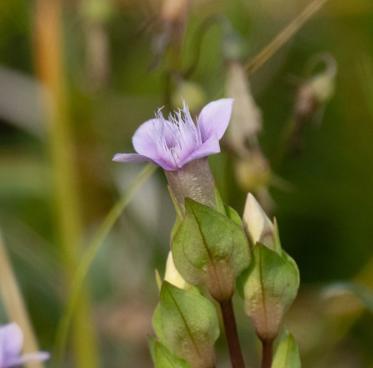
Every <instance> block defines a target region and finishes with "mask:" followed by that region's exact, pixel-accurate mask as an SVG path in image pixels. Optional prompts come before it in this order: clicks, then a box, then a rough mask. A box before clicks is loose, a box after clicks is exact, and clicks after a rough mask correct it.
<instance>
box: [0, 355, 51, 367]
mask: <svg viewBox="0 0 373 368" xmlns="http://www.w3.org/2000/svg"><path fill="white" fill-rule="evenodd" d="M49 358H50V354H49V353H46V352H44V351H38V352H36V353H29V354H24V355H22V356H20V357H16V358H14V359H11V360H9V361H7V362H6V363H5V366H4V368H14V367H19V366H20V365H23V364H26V363H29V362H43V361H45V360H48V359H49ZM1 367H3V366H1Z"/></svg>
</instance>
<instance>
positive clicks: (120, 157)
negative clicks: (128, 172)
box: [113, 153, 149, 162]
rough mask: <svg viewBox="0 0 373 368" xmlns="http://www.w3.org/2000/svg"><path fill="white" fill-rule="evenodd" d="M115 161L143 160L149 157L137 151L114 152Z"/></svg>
mask: <svg viewBox="0 0 373 368" xmlns="http://www.w3.org/2000/svg"><path fill="white" fill-rule="evenodd" d="M113 161H115V162H144V161H149V159H148V158H147V157H145V156H143V155H139V154H138V153H116V154H115V155H114V157H113Z"/></svg>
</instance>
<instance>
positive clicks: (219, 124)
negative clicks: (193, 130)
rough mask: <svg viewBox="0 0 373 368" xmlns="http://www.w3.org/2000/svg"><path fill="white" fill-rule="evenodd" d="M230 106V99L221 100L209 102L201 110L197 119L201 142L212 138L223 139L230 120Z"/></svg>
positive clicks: (231, 100)
mask: <svg viewBox="0 0 373 368" xmlns="http://www.w3.org/2000/svg"><path fill="white" fill-rule="evenodd" d="M232 106H233V99H232V98H222V99H220V100H216V101H212V102H210V103H209V104H207V105H206V106H205V107H204V108H203V109H202V111H201V113H200V114H199V117H198V127H199V129H200V130H201V134H202V140H203V141H206V140H207V139H209V138H210V137H212V136H214V137H215V138H216V139H218V140H219V139H221V138H222V137H223V135H224V133H225V131H226V130H227V127H228V124H229V120H230V118H231V114H232Z"/></svg>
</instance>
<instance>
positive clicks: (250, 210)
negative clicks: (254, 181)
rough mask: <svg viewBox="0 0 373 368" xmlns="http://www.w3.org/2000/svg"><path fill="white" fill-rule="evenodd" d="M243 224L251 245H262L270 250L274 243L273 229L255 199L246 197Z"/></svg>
mask: <svg viewBox="0 0 373 368" xmlns="http://www.w3.org/2000/svg"><path fill="white" fill-rule="evenodd" d="M243 222H244V225H245V227H246V231H247V233H248V235H249V238H250V241H251V244H252V245H255V244H256V243H258V242H259V243H262V244H264V245H266V246H268V247H269V248H271V247H272V246H273V245H274V243H275V227H274V225H273V223H272V222H271V220H270V219H269V218H268V216H267V215H266V213H265V212H264V210H263V208H262V207H261V206H260V204H259V203H258V201H257V200H256V199H255V197H254V196H253V195H252V194H251V193H248V195H247V197H246V203H245V209H244V214H243Z"/></svg>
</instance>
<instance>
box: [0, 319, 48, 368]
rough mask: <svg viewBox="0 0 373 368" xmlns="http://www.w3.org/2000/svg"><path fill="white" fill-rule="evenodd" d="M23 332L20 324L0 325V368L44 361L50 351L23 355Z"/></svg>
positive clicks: (11, 367)
mask: <svg viewBox="0 0 373 368" xmlns="http://www.w3.org/2000/svg"><path fill="white" fill-rule="evenodd" d="M22 346H23V334H22V331H21V329H20V328H19V326H18V325H17V324H15V323H10V324H7V325H4V326H0V368H13V367H18V366H20V365H22V364H25V363H27V362H31V361H43V360H46V359H48V358H49V354H48V353H44V352H35V353H30V354H24V355H21V352H22Z"/></svg>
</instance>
